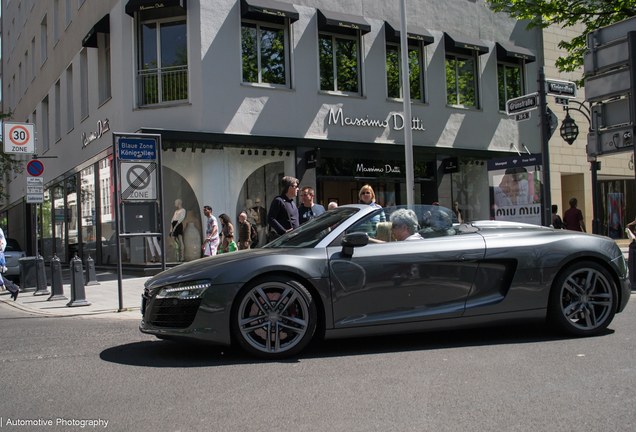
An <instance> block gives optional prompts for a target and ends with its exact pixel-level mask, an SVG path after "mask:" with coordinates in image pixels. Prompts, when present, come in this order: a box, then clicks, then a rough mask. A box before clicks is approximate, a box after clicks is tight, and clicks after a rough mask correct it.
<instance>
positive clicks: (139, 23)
mask: <svg viewBox="0 0 636 432" xmlns="http://www.w3.org/2000/svg"><path fill="white" fill-rule="evenodd" d="M179 21H183V22H184V23H185V29H186V33H185V34H186V51H187V54H186V64H185V65H183V66H185V79H186V85H187V90H186V92H187V98H186V99H175V100H168V101H164V100H163V98H162V97H161V96H162V92H163V88H162V89H161V91H160V90H159V86H158V87H157V100H158V102H156V103H142V98H141V92H142V91H143V90H142V86H141V84H140V82H139V78H140V76H141V74H140V72H141V71H144V70H149V69H142V68H141V66H142V64H143V63H142V61H143V54H144V50H143V36H142V35H143V26H144V25H145V24H148V23H154V24H155V25H156V27H155V30H156V50H157V52H156V53H155V55H156V58H157V68H156V69H157V71H160V70H161V69H162V66H161V63H162V58H161V48H162V44H161V26H162V25H163V24H166V23H177V22H179ZM135 23H136V39H137V40H136V41H135V42H136V44H135V46H136V49H137V56H136V57H137V61H136V65H135V76H136V78H135V83H136V85H135V87H136V89H137V92H136V93H137V96H136V105H137V107H140V108H141V107H157V106H166V105H183V104H188V103H190V66H189V65H190V50H189V49H188V48H189V46H188V44H189V42H188V39H189V38H188V34H189V31H188V18H187V14H179V15H173V16H168V17H162V18H150V19H141V18H140V16H139V12H136V19H135ZM157 76H158V77H159V75H157ZM157 81H158V82H160V81H161V80H160V79H159V78H157Z"/></svg>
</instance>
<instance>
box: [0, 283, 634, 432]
mask: <svg viewBox="0 0 636 432" xmlns="http://www.w3.org/2000/svg"><path fill="white" fill-rule="evenodd" d="M635 331H636V296H634V295H632V299H631V302H630V304H629V305H628V307H627V310H626V311H625V312H624V313H622V314H620V315H617V317H616V319H615V320H614V322H613V323H612V325H611V326H610V329H609V330H608V331H607V333H606V334H605V335H603V336H600V337H596V338H588V339H569V338H562V337H560V336H558V335H555V334H553V333H551V332H549V331H547V330H546V329H544V328H541V327H539V328H537V327H505V328H488V329H481V330H471V331H453V332H438V333H429V334H416V335H407V336H398V337H382V338H360V339H350V340H341V341H327V342H320V343H316V344H314V345H312V346H311V348H310V349H309V350H308V351H307V352H306V353H304V354H303V355H302V356H300V357H299V358H295V359H292V360H288V361H284V362H260V361H254V360H252V359H250V358H249V357H247V356H245V355H243V354H242V353H241V352H238V351H235V350H232V349H228V348H219V347H210V346H205V345H184V344H178V343H173V342H165V341H159V340H156V339H154V338H152V337H150V336H147V335H143V334H141V333H140V332H139V331H138V329H137V323H136V322H134V321H125V320H111V319H94V318H93V319H91V318H76V317H75V318H74V317H70V318H69V317H66V318H47V317H41V316H35V315H30V314H27V313H25V312H21V311H16V310H14V309H12V308H10V307H9V306H7V305H0V332H1V334H2V338H1V344H0V385H1V391H0V395H1V396H0V417H1V421H2V424H0V426H2V428H0V431H5V430H6V431H12V430H15V431H48V430H53V431H83V430H104V429H105V430H108V431H157V432H160V431H241V432H243V431H259V432H264V431H321V432H322V431H392V430H394V431H458V430H461V431H524V432H525V431H529V430H531V431H556V430H558V431H579V432H580V431H604V432H605V431H632V430H636V358H635V357H636V335H635V334H634V332H635ZM24 420H34V421H40V422H43V423H46V422H48V421H49V420H50V421H51V422H52V425H51V426H48V425H44V426H28V425H22V426H17V425H15V424H16V423H15V422H18V423H19V422H20V421H24ZM81 420H96V421H97V420H101V422H102V423H101V424H98V425H97V426H93V425H90V424H87V423H85V424H84V427H82V426H81V423H80V421H81ZM61 421H64V422H66V425H59V424H58V422H61ZM72 421H75V422H76V425H73V424H72V423H70V422H72ZM106 421H108V424H107V426H106V427H104V422H106ZM56 424H58V425H56Z"/></svg>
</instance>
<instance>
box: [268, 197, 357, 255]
mask: <svg viewBox="0 0 636 432" xmlns="http://www.w3.org/2000/svg"><path fill="white" fill-rule="evenodd" d="M359 211H360V210H359V209H357V208H352V207H339V208H336V209H333V210H329V211H328V212H326V213H323V214H321V215H320V216H318V217H317V218H315V219H312V220H310V221H309V222H307V223H306V224H303V225H301V226H299V227H298V228H296V229H294V230H293V231H290V232H288V233H286V234H284V235H282V236H281V237H279V238H277V239H276V240H274V241H273V242H271V243H269V244H267V245H266V246H264V247H266V248H288V247H294V248H312V247H314V246H316V245H317V244H318V243H319V242H320V240H322V239H323V238H325V236H326V235H327V234H329V233H330V232H331V230H333V229H334V228H335V227H337V226H338V225H340V224H341V223H342V222H344V221H345V220H347V219H349V218H350V217H351V216H352V215H353V214H355V213H357V212H359Z"/></svg>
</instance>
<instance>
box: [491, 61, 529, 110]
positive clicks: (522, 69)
mask: <svg viewBox="0 0 636 432" xmlns="http://www.w3.org/2000/svg"><path fill="white" fill-rule="evenodd" d="M500 66H503V67H504V86H503V89H504V92H505V99H504V100H503V101H502V100H501V99H500V94H499V67H500ZM506 68H517V69H519V78H520V80H521V83H520V91H519V93H520V94H519V96H523V95H524V94H526V93H527V92H526V73H525V72H526V68H525V62H522V63H512V62H506V61H501V60H498V61H497V109H498V110H499V112H502V113H505V112H506V102H507V101H508V100H510V99H512V97H510V96H508V85H507V82H506V81H507V75H506ZM515 97H517V96H515ZM502 102H503V109H502V107H501V105H502Z"/></svg>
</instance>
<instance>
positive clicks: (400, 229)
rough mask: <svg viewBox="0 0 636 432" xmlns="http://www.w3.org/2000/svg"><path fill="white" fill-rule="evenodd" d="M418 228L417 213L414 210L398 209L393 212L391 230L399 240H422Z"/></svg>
mask: <svg viewBox="0 0 636 432" xmlns="http://www.w3.org/2000/svg"><path fill="white" fill-rule="evenodd" d="M417 228H418V222H417V215H416V214H415V212H414V211H413V210H410V209H398V210H396V211H394V212H393V213H392V214H391V232H392V233H393V236H394V237H395V238H396V239H397V240H398V241H403V240H405V241H408V240H422V239H423V237H422V236H421V235H420V234H419V233H418V232H417Z"/></svg>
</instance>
